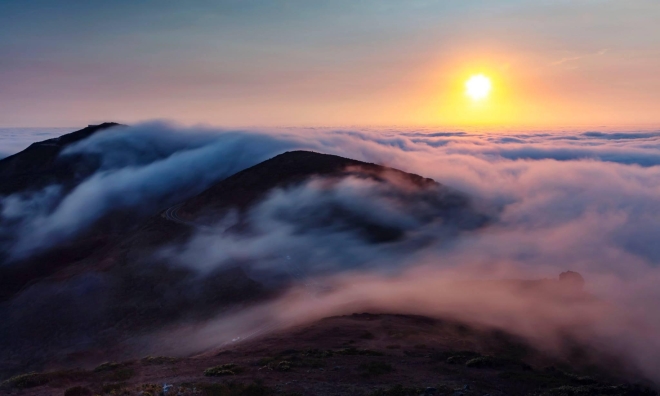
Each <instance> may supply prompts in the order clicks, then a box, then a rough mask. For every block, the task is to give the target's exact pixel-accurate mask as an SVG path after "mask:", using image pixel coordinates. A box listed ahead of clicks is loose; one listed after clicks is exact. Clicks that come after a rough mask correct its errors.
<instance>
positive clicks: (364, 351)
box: [335, 347, 383, 356]
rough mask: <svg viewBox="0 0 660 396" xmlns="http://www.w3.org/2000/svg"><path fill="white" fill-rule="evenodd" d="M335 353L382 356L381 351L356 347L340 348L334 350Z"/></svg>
mask: <svg viewBox="0 0 660 396" xmlns="http://www.w3.org/2000/svg"><path fill="white" fill-rule="evenodd" d="M335 354H337V355H344V356H383V353H382V352H378V351H372V350H370V349H358V348H353V347H350V348H342V349H339V350H337V351H335Z"/></svg>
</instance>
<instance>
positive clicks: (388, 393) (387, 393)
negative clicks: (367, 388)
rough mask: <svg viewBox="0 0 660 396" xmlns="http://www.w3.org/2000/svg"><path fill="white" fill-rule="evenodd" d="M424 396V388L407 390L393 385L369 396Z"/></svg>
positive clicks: (401, 386)
mask: <svg viewBox="0 0 660 396" xmlns="http://www.w3.org/2000/svg"><path fill="white" fill-rule="evenodd" d="M421 394H424V388H407V387H404V386H403V385H394V386H393V387H391V388H389V389H378V390H376V391H374V392H372V393H371V394H370V396H419V395H421Z"/></svg>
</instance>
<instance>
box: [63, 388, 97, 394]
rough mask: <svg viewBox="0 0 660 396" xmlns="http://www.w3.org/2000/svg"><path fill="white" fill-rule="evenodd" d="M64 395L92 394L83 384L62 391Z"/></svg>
mask: <svg viewBox="0 0 660 396" xmlns="http://www.w3.org/2000/svg"><path fill="white" fill-rule="evenodd" d="M64 396H92V391H91V390H90V389H89V388H85V387H84V386H74V387H71V388H69V389H67V390H66V391H64Z"/></svg>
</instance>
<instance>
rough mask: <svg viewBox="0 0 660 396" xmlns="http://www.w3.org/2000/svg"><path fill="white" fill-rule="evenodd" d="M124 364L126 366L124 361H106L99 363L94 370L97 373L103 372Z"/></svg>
mask: <svg viewBox="0 0 660 396" xmlns="http://www.w3.org/2000/svg"><path fill="white" fill-rule="evenodd" d="M123 366H124V364H122V363H116V362H105V363H102V364H99V365H98V366H96V368H95V369H94V372H95V373H102V372H104V371H112V370H115V369H118V368H120V367H123Z"/></svg>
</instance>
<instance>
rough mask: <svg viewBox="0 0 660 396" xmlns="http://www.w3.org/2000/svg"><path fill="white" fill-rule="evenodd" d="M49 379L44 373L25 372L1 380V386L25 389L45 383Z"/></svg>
mask: <svg viewBox="0 0 660 396" xmlns="http://www.w3.org/2000/svg"><path fill="white" fill-rule="evenodd" d="M49 380H50V378H49V376H48V375H47V374H44V373H27V374H21V375H17V376H14V377H11V378H9V379H8V380H6V381H4V382H2V384H0V385H1V387H2V388H15V389H27V388H34V387H37V386H41V385H45V384H46V383H47V382H48V381H49Z"/></svg>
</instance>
